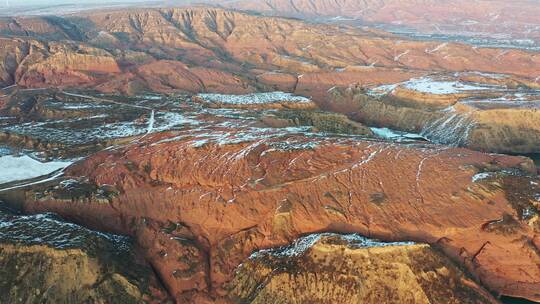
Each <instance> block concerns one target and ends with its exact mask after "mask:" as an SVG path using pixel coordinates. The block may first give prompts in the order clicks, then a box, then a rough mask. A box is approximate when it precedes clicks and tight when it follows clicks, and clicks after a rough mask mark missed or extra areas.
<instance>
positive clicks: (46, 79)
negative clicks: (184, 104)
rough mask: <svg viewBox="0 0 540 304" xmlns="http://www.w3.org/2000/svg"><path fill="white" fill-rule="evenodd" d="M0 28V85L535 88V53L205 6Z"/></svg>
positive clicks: (10, 21) (5, 22)
mask: <svg viewBox="0 0 540 304" xmlns="http://www.w3.org/2000/svg"><path fill="white" fill-rule="evenodd" d="M22 19H24V20H22ZM90 24H91V25H92V26H90ZM0 27H1V28H3V29H4V32H3V33H4V34H5V35H7V36H5V37H4V38H2V39H1V40H0V44H1V45H2V46H3V47H2V50H5V51H2V52H0V57H1V58H3V60H2V62H3V64H2V65H1V66H0V81H1V85H9V84H12V83H14V82H15V83H18V84H20V85H22V86H28V87H42V86H81V85H82V86H87V87H92V88H93V87H96V86H97V88H98V89H100V90H104V91H113V90H118V91H123V92H129V93H133V92H135V91H137V90H139V91H140V90H155V91H162V92H169V91H171V90H187V91H190V90H197V91H212V92H249V91H252V90H253V89H254V88H259V89H264V90H271V89H272V88H271V87H272V86H278V87H280V88H286V89H287V90H290V91H293V90H295V89H298V92H301V93H302V94H306V95H308V96H311V95H313V96H317V95H321V92H323V91H324V90H327V89H329V88H331V87H333V86H336V85H337V86H346V85H351V84H355V83H360V84H362V85H374V84H380V83H388V82H395V81H399V80H404V79H407V78H410V77H411V76H418V75H424V74H426V73H429V72H433V71H464V70H471V71H472V70H475V71H484V72H496V73H510V74H513V75H518V76H521V77H523V78H528V79H529V81H532V82H534V80H535V78H536V77H537V76H538V75H536V74H537V71H538V70H539V68H540V58H539V57H538V55H537V54H535V53H530V52H526V51H522V50H502V49H488V48H475V47H472V46H468V45H463V44H457V43H447V44H441V43H438V42H421V41H410V40H404V39H402V38H398V37H395V36H392V35H387V34H384V33H381V32H376V31H371V30H360V29H355V28H349V27H345V28H344V27H337V26H331V25H316V24H307V23H303V22H301V21H298V20H291V19H280V18H270V17H260V16H253V15H248V14H243V13H239V12H231V11H226V10H221V9H210V8H185V9H146V10H137V9H132V10H118V11H108V12H104V11H99V12H88V13H80V14H79V15H77V16H74V17H55V18H45V17H32V18H20V17H18V18H6V19H2V20H0ZM66 39H67V40H66ZM268 73H279V74H281V75H283V77H279V78H276V76H273V77H270V76H269V74H268ZM276 75H278V74H276ZM285 75H286V76H285ZM311 91H315V92H313V93H311Z"/></svg>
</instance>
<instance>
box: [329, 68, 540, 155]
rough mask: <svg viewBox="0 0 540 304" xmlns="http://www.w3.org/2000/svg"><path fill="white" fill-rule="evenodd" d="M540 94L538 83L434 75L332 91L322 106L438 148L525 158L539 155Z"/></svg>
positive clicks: (499, 78)
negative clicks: (411, 135) (421, 138)
mask: <svg viewBox="0 0 540 304" xmlns="http://www.w3.org/2000/svg"><path fill="white" fill-rule="evenodd" d="M494 78H496V79H494ZM528 86H530V87H528ZM538 92H539V90H538V88H537V86H536V84H534V83H528V82H526V81H525V82H520V81H519V79H517V80H516V79H512V78H511V77H510V78H506V76H504V75H491V74H484V75H483V76H480V75H475V76H474V77H472V76H471V75H467V74H466V73H465V74H454V75H452V76H447V75H446V76H445V75H438V76H437V75H432V76H429V77H423V78H415V79H411V80H408V81H405V82H401V83H396V84H394V85H384V86H380V87H376V88H373V89H368V90H365V89H361V88H354V87H349V88H347V89H339V88H336V89H332V90H331V91H330V92H329V95H330V98H329V100H328V101H326V102H324V103H322V104H321V106H322V107H323V108H324V109H327V110H332V111H336V112H341V113H344V114H347V115H349V117H351V118H352V119H354V120H357V121H359V122H361V123H365V124H367V125H370V126H373V125H374V126H379V127H388V128H392V129H398V130H404V131H408V132H415V133H419V134H421V135H422V136H424V137H426V138H427V139H429V140H430V141H433V142H436V143H441V144H447V145H451V146H463V147H468V148H471V149H475V150H480V151H487V152H498V153H514V154H519V153H521V154H525V153H539V152H540V124H538V121H539V119H540V116H539V115H540V112H539V111H538V108H539V103H538V100H537V97H536V96H537V94H538Z"/></svg>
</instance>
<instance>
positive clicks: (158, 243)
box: [24, 130, 540, 301]
mask: <svg viewBox="0 0 540 304" xmlns="http://www.w3.org/2000/svg"><path fill="white" fill-rule="evenodd" d="M185 132H187V133H185ZM199 132H200V133H199ZM211 134H212V132H210V133H209V130H201V131H196V132H194V131H193V130H192V131H183V132H178V131H177V132H175V133H173V134H156V135H153V136H148V137H146V138H145V139H144V141H142V142H139V143H137V144H132V145H128V146H127V147H125V148H122V149H116V150H112V151H106V152H100V153H98V154H95V155H94V156H92V157H90V158H89V159H87V160H85V161H83V162H81V163H79V164H77V165H75V166H73V167H71V168H70V169H69V170H68V172H67V174H68V176H71V177H73V178H75V179H79V177H82V176H85V178H86V177H87V178H89V180H90V182H91V183H95V184H96V185H111V186H112V187H114V189H115V192H117V193H118V195H115V196H113V197H111V199H110V200H109V201H103V200H96V199H93V198H92V197H94V195H92V194H91V193H90V194H88V195H84V196H72V194H71V192H70V191H67V192H65V191H61V192H58V191H60V190H58V189H56V190H55V189H54V188H53V187H52V188H45V189H41V190H39V189H38V190H36V191H37V192H35V193H34V194H31V195H29V196H27V200H26V203H25V204H24V207H25V210H27V211H30V212H39V211H43V210H53V211H55V212H58V213H60V214H62V215H63V216H66V217H68V218H71V219H74V220H77V221H79V222H81V223H84V224H86V225H89V226H91V227H101V229H107V230H111V231H117V232H122V233H127V234H130V235H133V236H134V237H135V239H136V240H137V243H138V244H139V245H140V246H141V247H142V248H144V250H145V255H146V258H147V259H148V260H149V261H150V262H151V264H152V265H153V266H154V269H156V271H157V272H158V273H159V275H160V277H161V279H162V280H163V282H164V283H165V285H166V286H167V289H168V290H169V292H170V293H171V294H172V295H173V296H174V297H176V298H177V299H190V300H191V301H203V299H208V297H209V296H210V297H223V296H226V295H227V291H226V288H225V285H224V284H226V283H227V282H229V281H230V280H231V279H232V278H233V274H234V270H235V268H236V267H237V266H238V265H239V264H240V263H242V262H243V261H244V259H245V258H247V257H248V256H249V255H250V254H251V253H252V252H253V251H255V250H257V249H260V248H269V247H275V246H282V245H286V244H288V243H289V242H290V241H291V240H293V239H295V238H297V237H299V236H301V235H304V234H307V233H314V232H321V231H333V232H341V233H351V232H357V233H360V234H362V235H365V236H369V237H375V238H380V239H384V240H415V241H420V242H427V243H430V244H437V245H438V246H440V248H441V249H442V250H443V251H444V252H445V253H446V254H448V255H450V256H451V257H453V259H454V260H455V261H458V262H459V263H460V264H461V265H462V266H464V267H466V268H467V269H468V270H469V271H470V272H471V273H473V275H474V277H475V278H476V279H478V280H479V282H482V283H483V284H484V286H486V287H487V288H489V289H490V290H492V291H494V292H495V293H497V294H499V293H500V294H505V295H512V296H521V297H526V298H529V299H538V295H537V292H536V291H537V290H538V287H539V286H538V281H537V280H536V278H537V277H538V276H539V273H538V268H537V267H536V266H535V265H537V264H538V263H539V262H540V260H539V259H540V257H539V256H538V254H537V253H536V250H537V246H538V241H537V239H538V236H537V235H538V231H539V230H538V229H539V228H538V215H537V214H538V206H537V202H536V198H535V195H536V193H538V191H539V189H537V188H536V187H537V186H534V185H537V184H538V180H537V178H536V177H534V176H533V175H528V173H526V172H533V171H534V172H535V171H536V169H535V168H534V165H532V163H531V162H530V161H527V160H526V159H524V158H520V157H506V156H498V155H488V154H481V153H476V152H471V151H468V150H463V149H449V148H444V147H431V146H422V145H409V146H408V145H395V144H392V143H376V142H369V141H352V142H351V141H349V140H336V139H323V138H321V139H318V140H314V139H310V140H307V139H306V138H304V137H294V136H284V137H283V136H269V137H261V138H258V139H257V140H252V139H249V138H250V137H251V135H248V134H249V133H243V132H240V133H235V134H237V135H232V134H231V135H227V134H223V133H220V132H218V133H216V136H217V137H213V136H212V135H211ZM218 134H219V135H218ZM241 134H244V135H241ZM209 136H210V137H209ZM237 136H245V137H246V138H245V139H241V138H238V137H237ZM218 142H219V143H218ZM512 168H514V169H512ZM508 170H509V171H508ZM441 172H444V174H441ZM505 172H507V173H505ZM510 172H514V173H510ZM520 172H521V173H520ZM448 180H452V181H453V182H452V183H448ZM60 189H61V188H60ZM62 193H63V194H62ZM32 197H36V198H38V199H32ZM88 198H90V199H89V200H88ZM83 202H86V203H84V204H85V208H84V210H83V209H81V208H80V206H81V204H82V203H83ZM525 274H526V275H525Z"/></svg>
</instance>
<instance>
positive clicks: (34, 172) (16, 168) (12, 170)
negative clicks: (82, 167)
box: [0, 155, 72, 184]
mask: <svg viewBox="0 0 540 304" xmlns="http://www.w3.org/2000/svg"><path fill="white" fill-rule="evenodd" d="M71 164H72V162H66V161H53V162H47V163H42V162H40V161H37V160H35V159H33V158H31V157H30V156H27V155H24V156H20V157H17V156H13V155H6V156H2V157H0V168H2V170H0V184H4V183H8V182H14V181H19V180H26V179H31V178H36V177H39V176H43V175H46V174H50V173H52V172H54V171H57V170H59V169H63V168H65V167H67V166H69V165H71Z"/></svg>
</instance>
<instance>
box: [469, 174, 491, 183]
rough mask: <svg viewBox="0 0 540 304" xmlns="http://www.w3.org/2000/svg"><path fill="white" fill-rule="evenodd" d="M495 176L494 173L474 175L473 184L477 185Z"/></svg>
mask: <svg viewBox="0 0 540 304" xmlns="http://www.w3.org/2000/svg"><path fill="white" fill-rule="evenodd" d="M493 175H494V174H493V172H482V173H477V174H475V175H473V177H472V182H473V183H476V182H479V181H481V180H484V179H488V178H490V177H492V176H493Z"/></svg>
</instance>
